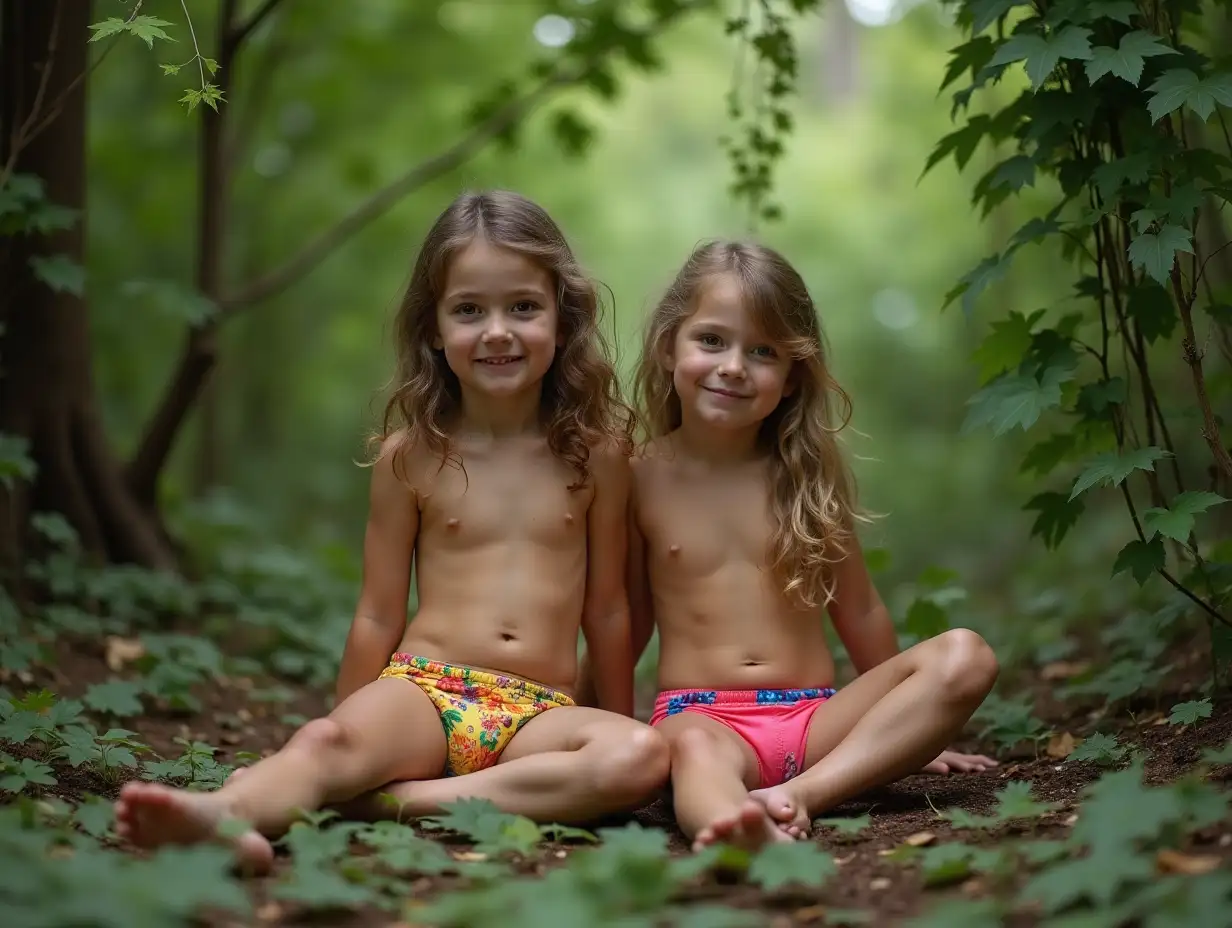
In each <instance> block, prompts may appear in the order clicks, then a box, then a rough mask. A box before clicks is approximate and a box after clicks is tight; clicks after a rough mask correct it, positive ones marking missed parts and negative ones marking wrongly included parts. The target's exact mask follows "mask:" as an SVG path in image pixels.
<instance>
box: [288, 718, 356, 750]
mask: <svg viewBox="0 0 1232 928" xmlns="http://www.w3.org/2000/svg"><path fill="white" fill-rule="evenodd" d="M350 740H351V738H350V734H349V733H348V731H347V729H346V726H344V725H342V724H340V723H338V722H336V721H334V720H333V719H330V718H323V719H313V720H312V721H311V722H307V723H305V724H304V725H303V727H301V728H300V730H299V731H297V732H296V733H295V735H294V736H293V737H292V738H291V741H290V743H289V744H288V745H287V747H288V748H291V747H294V748H296V749H298V750H301V751H305V752H307V753H309V754H313V755H320V754H327V753H332V754H338V753H341V752H343V751H345V750H346V749H347V746H348V745H349V743H350Z"/></svg>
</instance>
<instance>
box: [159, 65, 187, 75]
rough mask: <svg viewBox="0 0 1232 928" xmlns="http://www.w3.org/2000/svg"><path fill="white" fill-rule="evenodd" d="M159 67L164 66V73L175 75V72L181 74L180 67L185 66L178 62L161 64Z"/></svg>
mask: <svg viewBox="0 0 1232 928" xmlns="http://www.w3.org/2000/svg"><path fill="white" fill-rule="evenodd" d="M159 67H160V68H162V70H163V73H164V74H171V75H174V74H179V73H180V68H181V67H183V65H178V64H160V65H159Z"/></svg>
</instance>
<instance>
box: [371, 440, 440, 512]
mask: <svg viewBox="0 0 1232 928" xmlns="http://www.w3.org/2000/svg"><path fill="white" fill-rule="evenodd" d="M426 461H427V454H426V453H425V450H424V449H423V448H420V447H418V446H417V443H415V442H413V441H411V438H410V436H409V434H408V433H407V431H406V429H398V431H396V432H394V433H393V434H391V435H388V436H386V437H385V438H384V439H383V440H382V441H381V449H380V451H379V452H377V457H376V461H374V462H373V467H372V485H373V492H374V493H380V494H381V495H383V496H385V495H388V494H392V493H395V492H399V491H400V492H407V491H409V492H410V493H411V494H412V495H414V496H418V495H419V491H420V487H421V484H422V482H423V479H424V474H425V470H426V469H425V463H426Z"/></svg>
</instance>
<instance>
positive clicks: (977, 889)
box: [960, 877, 984, 898]
mask: <svg viewBox="0 0 1232 928" xmlns="http://www.w3.org/2000/svg"><path fill="white" fill-rule="evenodd" d="M960 888H961V890H962V893H963V895H964V896H970V897H972V898H976V897H978V896H982V895H983V894H984V881H983V880H981V879H980V878H979V877H972V878H971V879H969V880H967V881H966V882H964V883H963V884H962V886H961V887H960Z"/></svg>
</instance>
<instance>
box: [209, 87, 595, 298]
mask: <svg viewBox="0 0 1232 928" xmlns="http://www.w3.org/2000/svg"><path fill="white" fill-rule="evenodd" d="M589 67H590V66H588V67H586V68H583V69H581V70H566V71H561V72H558V73H556V74H554V75H552V76H551V77H548V78H547V79H545V80H544V81H543V82H542V83H541V84H539V86H538V87H536V88H535V89H534V90H532V91H531V92H530V93H529V94H527V95H526V96H524V97H520V98H518V99H516V100H513V101H511V102H509V103H507V104H506V105H505V106H503V107H501V108H500V109H499V110H497V111H496V112H495V113H493V114H492V115H491V116H490V117H489V118H488V119H486V120H484V121H483V122H481V123H480V124H479V125H477V126H475V127H474V128H473V129H472V130H471V131H470V132H469V133H468V134H466V135H464V136H463V137H462V138H461V139H459V140H458V141H457V142H455V143H454V144H453V145H451V146H450V147H449V148H447V149H445V150H444V151H443V152H440V153H438V154H436V155H433V156H432V157H430V158H428V159H426V160H425V161H421V162H420V163H419V164H417V165H415V166H414V167H412V168H411V169H410V170H408V171H406V172H405V173H404V174H403V175H402V176H401V177H398V178H396V179H395V180H393V181H391V182H390V183H388V184H386V185H385V186H384V187H382V188H381V189H380V190H377V191H376V192H375V193H373V194H372V195H371V196H370V197H368V199H366V200H365V201H364V202H362V203H360V204H359V206H357V207H355V208H354V209H353V210H351V212H350V213H348V214H347V215H346V216H344V217H343V218H342V219H341V220H339V221H338V223H337V224H335V225H334V226H333V227H331V228H330V229H328V230H326V231H325V232H323V233H322V234H320V235H319V236H317V237H316V238H315V239H313V240H312V241H310V242H309V243H308V244H307V245H305V246H304V247H303V248H302V249H300V251H299V252H298V253H297V254H295V255H293V256H292V257H290V258H288V259H287V260H286V261H284V262H283V263H282V264H281V265H280V266H278V267H276V268H274V269H273V270H271V271H269V272H267V273H266V274H264V275H262V276H261V277H258V278H257V279H256V280H254V281H252V282H251V283H249V284H247V285H246V286H244V287H242V288H241V289H240V290H239V291H237V292H235V293H232V294H230V295H228V296H224V297H223V298H222V299H221V300H220V305H221V307H222V312H223V314H224V315H230V314H233V313H235V312H237V311H238V310H240V309H242V308H243V307H245V306H248V305H250V304H252V303H257V302H260V301H261V300H265V299H269V298H270V297H272V296H274V295H275V294H278V293H280V292H282V291H283V290H285V289H286V288H287V287H289V286H291V284H293V283H295V282H296V281H297V280H299V279H300V278H301V277H303V276H304V275H305V274H307V273H308V272H309V271H311V270H313V269H314V268H316V267H317V265H319V264H320V263H321V261H323V260H324V259H325V258H327V257H328V256H329V255H330V254H331V253H332V252H334V251H336V250H337V249H338V248H339V247H340V246H341V245H342V244H343V243H345V242H346V241H347V240H348V239H349V238H351V236H353V235H355V234H356V233H358V232H359V231H360V230H361V229H363V228H364V227H365V226H367V225H368V224H369V223H370V222H372V221H373V220H375V219H377V218H379V217H380V216H381V215H383V214H384V213H386V212H387V211H389V210H390V209H392V208H393V206H394V205H395V204H396V203H397V202H398V201H399V200H401V199H402V198H403V197H405V196H406V195H407V194H409V193H410V192H412V191H413V190H416V189H418V188H419V187H422V186H423V185H424V184H427V183H429V182H431V181H433V180H435V179H436V178H437V177H440V176H441V175H442V174H446V173H448V172H449V171H451V170H453V169H454V168H456V167H457V166H458V165H460V164H464V163H465V162H466V161H468V160H470V159H471V158H472V157H474V155H475V154H476V153H477V152H478V151H479V150H480V149H481V148H482V147H483V146H484V145H486V144H487V143H488V142H489V141H491V140H492V139H493V138H495V137H496V136H498V135H500V134H501V133H502V132H504V131H505V130H506V129H508V128H509V127H510V126H513V125H515V124H516V123H517V122H518V121H520V120H521V119H522V118H523V117H525V116H526V115H527V114H528V113H529V112H530V111H531V110H533V109H534V108H535V107H536V106H537V105H538V104H539V103H540V102H542V101H543V100H544V99H545V98H546V97H548V96H549V95H550V94H551V93H552V92H553V91H554V90H556V89H557V88H558V87H560V86H563V85H566V84H572V83H575V82H577V81H578V80H580V79H581V78H582V77H584V76H585V74H586V73H587V72H588V71H589Z"/></svg>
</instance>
